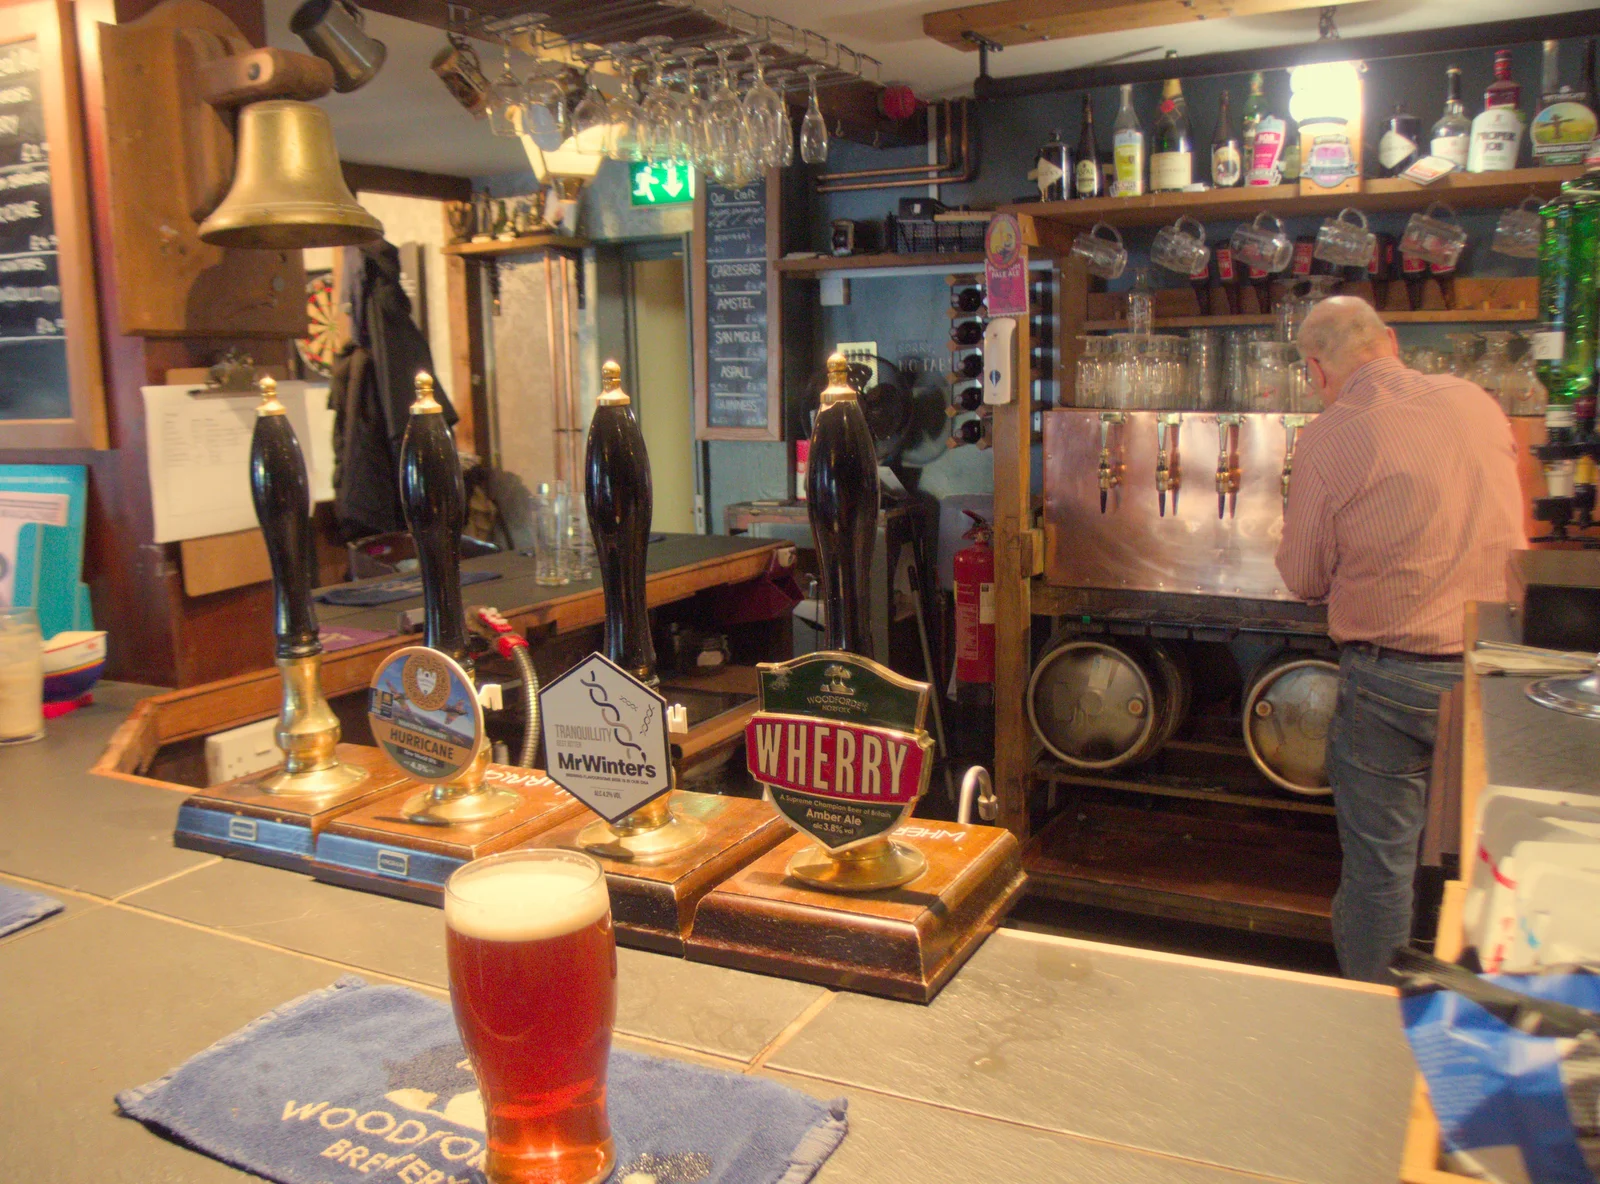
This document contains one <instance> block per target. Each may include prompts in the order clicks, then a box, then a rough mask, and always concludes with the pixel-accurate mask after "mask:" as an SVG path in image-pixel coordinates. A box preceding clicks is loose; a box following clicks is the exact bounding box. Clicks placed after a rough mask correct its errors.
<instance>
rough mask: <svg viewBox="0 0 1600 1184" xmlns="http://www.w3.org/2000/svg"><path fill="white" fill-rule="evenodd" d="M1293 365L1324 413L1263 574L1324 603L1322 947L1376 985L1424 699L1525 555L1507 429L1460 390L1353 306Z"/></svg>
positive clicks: (1323, 328) (1429, 707)
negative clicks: (1471, 605)
mask: <svg viewBox="0 0 1600 1184" xmlns="http://www.w3.org/2000/svg"><path fill="white" fill-rule="evenodd" d="M1299 345H1300V353H1301V356H1302V357H1304V358H1305V359H1306V365H1307V370H1308V371H1309V374H1310V379H1311V383H1312V386H1313V388H1314V389H1315V390H1316V391H1317V392H1318V393H1319V394H1320V395H1321V396H1322V400H1323V403H1324V405H1325V407H1326V410H1325V411H1324V412H1323V413H1322V414H1321V415H1319V416H1317V418H1316V419H1315V420H1313V421H1312V422H1311V423H1310V424H1308V425H1307V426H1306V427H1305V428H1303V429H1302V430H1301V432H1300V437H1299V442H1298V444H1297V446H1296V449H1295V456H1294V472H1293V476H1292V479H1291V481H1290V486H1289V506H1288V510H1287V512H1286V513H1285V515H1284V522H1283V541H1282V543H1281V544H1280V546H1279V548H1278V570H1279V572H1281V573H1282V575H1283V580H1284V583H1285V584H1287V585H1288V587H1289V589H1290V590H1291V591H1292V592H1293V593H1294V594H1295V595H1296V596H1300V597H1303V598H1305V599H1306V600H1324V599H1325V600H1326V601H1327V602H1328V632H1329V634H1330V635H1331V636H1332V638H1333V640H1334V641H1335V642H1337V643H1338V644H1339V646H1340V654H1339V700H1338V706H1337V708H1336V709H1335V712H1334V718H1333V721H1332V725H1331V726H1330V728H1329V732H1328V757H1327V764H1328V780H1329V783H1330V784H1331V785H1332V787H1333V801H1334V807H1335V809H1336V811H1337V813H1338V822H1339V840H1340V844H1341V846H1342V847H1343V851H1344V862H1343V870H1342V873H1341V875H1340V880H1339V891H1338V894H1337V895H1336V896H1335V897H1334V902H1333V939H1334V947H1335V949H1336V950H1337V952H1338V955H1339V965H1340V967H1341V968H1342V969H1343V970H1344V973H1345V974H1346V975H1347V976H1348V977H1350V978H1358V979H1365V980H1367V981H1370V982H1382V981H1386V979H1387V975H1386V973H1385V971H1386V967H1387V966H1388V962H1389V957H1390V955H1391V954H1392V953H1393V952H1394V950H1395V948H1396V947H1397V946H1401V945H1404V944H1405V943H1406V942H1407V941H1408V940H1409V939H1410V936H1411V906H1412V880H1413V877H1414V875H1415V872H1416V863H1417V841H1418V838H1419V836H1420V835H1421V833H1422V823H1423V818H1424V815H1425V796H1426V791H1427V774H1428V769H1429V766H1430V763H1431V761H1432V756H1433V742H1434V734H1435V730H1436V726H1437V722H1438V713H1439V695H1440V693H1441V692H1442V691H1444V690H1446V689H1448V688H1449V687H1451V686H1453V685H1454V684H1455V683H1456V682H1457V681H1458V680H1459V679H1460V677H1461V651H1462V628H1463V622H1462V614H1463V610H1464V606H1465V604H1466V602H1467V601H1469V600H1504V599H1505V596H1506V563H1507V561H1508V560H1509V558H1510V553H1511V552H1512V551H1514V550H1519V549H1521V548H1523V547H1526V546H1527V539H1526V537H1525V535H1524V533H1523V529H1522V494H1521V490H1520V488H1519V486H1518V483H1517V464H1516V446H1515V444H1514V443H1513V441H1512V438H1511V427H1510V424H1509V423H1508V422H1507V421H1506V417H1505V416H1504V415H1503V414H1502V413H1501V411H1500V408H1499V406H1498V405H1497V404H1496V403H1495V401H1494V399H1493V398H1491V397H1490V396H1489V395H1487V394H1485V393H1484V391H1483V390H1482V389H1481V388H1480V387H1478V386H1476V385H1474V384H1473V383H1470V382H1468V381H1466V380H1465V379H1462V378H1456V377H1453V376H1451V375H1444V374H1419V373H1418V372H1417V371H1415V370H1411V369H1409V368H1407V367H1406V366H1405V365H1403V364H1402V363H1401V361H1400V359H1399V356H1398V354H1399V348H1398V345H1397V343H1396V341H1395V335H1394V331H1393V330H1392V329H1389V328H1388V327H1386V326H1385V325H1384V324H1383V322H1382V321H1381V320H1380V319H1379V317H1378V314H1377V313H1376V312H1374V311H1373V310H1372V307H1371V306H1370V305H1368V304H1367V303H1365V302H1364V301H1361V300H1357V299H1355V298H1353V297H1347V296H1336V297H1334V298H1332V299H1330V300H1324V301H1322V302H1321V303H1320V304H1318V305H1316V306H1315V307H1314V308H1313V309H1312V310H1311V312H1310V313H1308V314H1307V316H1306V319H1305V323H1304V324H1303V326H1302V327H1301V330H1300V338H1299Z"/></svg>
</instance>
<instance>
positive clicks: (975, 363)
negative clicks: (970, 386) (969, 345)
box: [951, 353, 983, 378]
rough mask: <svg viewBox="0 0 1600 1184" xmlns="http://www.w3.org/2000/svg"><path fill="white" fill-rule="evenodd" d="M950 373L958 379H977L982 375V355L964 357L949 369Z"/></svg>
mask: <svg viewBox="0 0 1600 1184" xmlns="http://www.w3.org/2000/svg"><path fill="white" fill-rule="evenodd" d="M951 372H952V373H953V374H955V375H956V376H957V377H959V378H977V377H978V375H980V374H982V373H983V355H982V354H981V353H975V354H967V355H965V356H964V357H962V358H961V360H960V361H958V362H956V363H955V365H954V366H952V367H951Z"/></svg>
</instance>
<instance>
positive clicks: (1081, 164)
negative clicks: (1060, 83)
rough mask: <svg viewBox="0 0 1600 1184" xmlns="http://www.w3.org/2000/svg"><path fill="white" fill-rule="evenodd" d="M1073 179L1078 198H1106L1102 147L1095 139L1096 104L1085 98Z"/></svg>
mask: <svg viewBox="0 0 1600 1184" xmlns="http://www.w3.org/2000/svg"><path fill="white" fill-rule="evenodd" d="M1076 170H1077V171H1076V172H1075V173H1074V174H1073V178H1072V189H1073V193H1074V194H1075V195H1076V196H1078V197H1104V196H1105V174H1104V173H1103V172H1101V171H1100V147H1099V145H1098V144H1096V143H1095V139H1094V104H1093V103H1091V102H1090V101H1089V96H1088V95H1087V94H1085V95H1084V96H1083V130H1082V131H1081V132H1079V133H1078V162H1077V166H1076Z"/></svg>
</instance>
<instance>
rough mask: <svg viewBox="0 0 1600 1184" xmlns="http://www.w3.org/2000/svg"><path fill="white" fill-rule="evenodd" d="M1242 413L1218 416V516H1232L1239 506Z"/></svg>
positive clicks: (1219, 517) (1219, 518)
mask: <svg viewBox="0 0 1600 1184" xmlns="http://www.w3.org/2000/svg"><path fill="white" fill-rule="evenodd" d="M1243 422H1244V416H1242V415H1219V416H1217V518H1218V520H1219V521H1220V520H1221V519H1222V518H1223V516H1224V512H1226V516H1227V517H1229V518H1232V517H1233V516H1234V513H1235V511H1236V510H1237V509H1238V507H1239V484H1240V481H1241V480H1242V477H1243V474H1242V473H1240V471H1239V426H1240V425H1241V424H1242V423H1243Z"/></svg>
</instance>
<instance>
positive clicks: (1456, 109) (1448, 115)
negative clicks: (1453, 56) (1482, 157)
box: [1428, 66, 1472, 169]
mask: <svg viewBox="0 0 1600 1184" xmlns="http://www.w3.org/2000/svg"><path fill="white" fill-rule="evenodd" d="M1444 78H1445V83H1444V85H1445V98H1444V113H1443V114H1442V115H1440V116H1439V118H1438V119H1436V120H1435V121H1434V124H1433V131H1432V132H1430V133H1429V138H1428V151H1429V152H1430V153H1432V154H1433V155H1434V156H1442V157H1443V158H1444V159H1445V160H1448V161H1450V162H1451V163H1452V164H1454V165H1455V166H1456V168H1458V169H1464V168H1466V167H1467V146H1468V144H1469V143H1471V140H1472V121H1471V120H1470V119H1468V118H1467V109H1466V108H1465V107H1463V106H1462V105H1461V69H1460V67H1458V66H1451V67H1450V68H1449V69H1448V70H1446V71H1445V72H1444Z"/></svg>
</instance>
